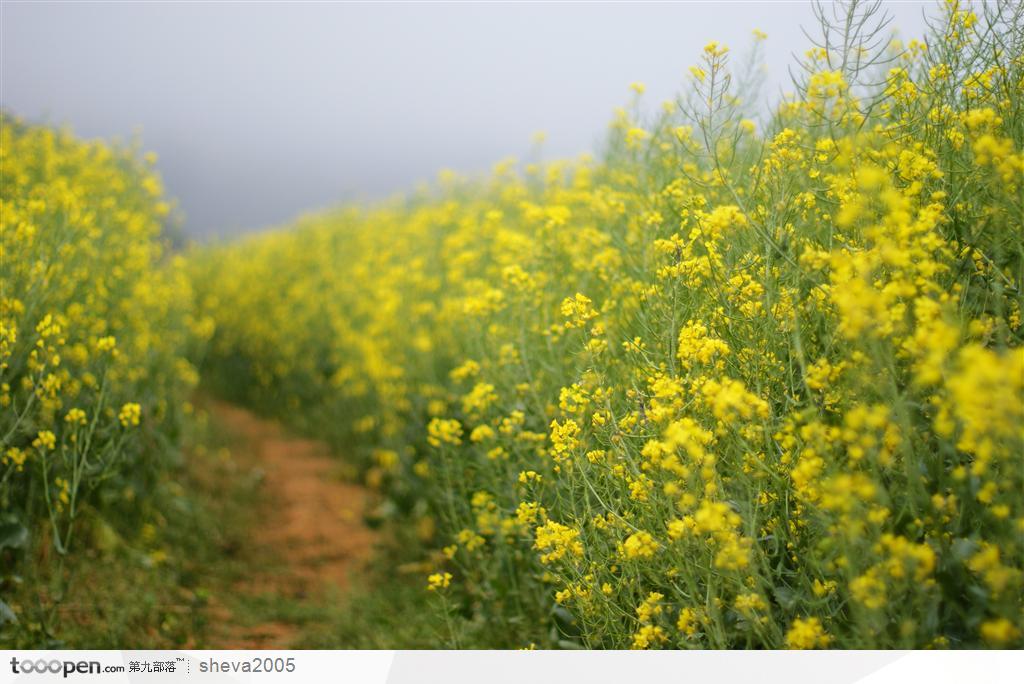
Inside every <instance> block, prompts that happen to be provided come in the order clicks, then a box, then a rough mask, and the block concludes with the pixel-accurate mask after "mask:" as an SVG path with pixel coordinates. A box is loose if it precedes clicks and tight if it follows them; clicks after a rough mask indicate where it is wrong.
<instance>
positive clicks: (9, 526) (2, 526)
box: [0, 521, 28, 549]
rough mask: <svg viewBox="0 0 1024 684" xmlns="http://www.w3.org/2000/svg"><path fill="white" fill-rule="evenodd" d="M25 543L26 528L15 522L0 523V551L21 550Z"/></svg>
mask: <svg viewBox="0 0 1024 684" xmlns="http://www.w3.org/2000/svg"><path fill="white" fill-rule="evenodd" d="M27 543H28V528H27V527H25V526H24V525H22V524H21V523H20V522H16V521H12V522H3V523H0V549H23V548H25V545H26V544H27Z"/></svg>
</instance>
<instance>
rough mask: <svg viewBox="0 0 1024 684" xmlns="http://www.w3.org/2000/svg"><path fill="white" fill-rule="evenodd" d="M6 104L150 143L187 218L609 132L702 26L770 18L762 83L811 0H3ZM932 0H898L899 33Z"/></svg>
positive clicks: (737, 34)
mask: <svg viewBox="0 0 1024 684" xmlns="http://www.w3.org/2000/svg"><path fill="white" fill-rule="evenodd" d="M0 2H2V4H0V34H2V35H0V39H2V47H0V52H2V54H0V58H2V63H0V79H2V80H0V105H2V107H3V108H4V109H6V110H8V111H10V112H13V113H15V114H18V115H20V116H23V117H27V118H29V119H31V120H35V121H44V122H50V123H56V124H70V125H71V126H72V127H73V129H74V130H75V131H76V132H77V133H78V134H79V135H82V136H86V137H94V136H101V137H108V138H109V137H113V136H121V137H130V136H131V135H132V133H134V132H140V133H141V136H142V141H143V144H144V147H145V148H146V149H148V150H153V151H155V152H156V153H157V154H158V155H159V163H158V166H159V169H160V171H161V173H162V174H163V176H164V180H165V182H166V185H167V189H168V192H169V194H170V195H171V196H173V197H175V198H177V200H178V202H179V206H180V208H181V210H182V211H183V213H184V214H185V229H186V231H187V232H189V233H190V234H191V235H193V236H197V237H203V236H209V235H232V234H237V233H239V232H242V231H246V230H254V229H258V228H261V227H265V226H268V225H273V224H278V223H282V222H284V221H286V220H288V219H289V218H291V217H293V216H295V215H296V214H298V213H302V212H304V211H306V210H309V209H313V208H317V207H323V206H329V205H332V204H336V203H338V202H340V201H343V200H347V199H357V200H358V199H372V198H375V197H381V196H385V195H388V194H391V193H393V192H396V191H401V190H404V189H408V188H410V187H412V185H414V184H415V183H416V182H417V181H420V180H429V179H432V178H433V177H434V176H435V175H436V172H437V171H438V170H439V169H441V168H452V169H456V170H458V171H464V172H476V171H483V170H486V169H488V168H490V166H491V165H492V164H493V163H494V162H496V161H498V160H500V159H502V158H505V157H508V156H518V157H522V156H525V155H526V154H527V153H528V151H529V149H530V138H531V134H533V133H534V132H536V131H541V130H543V131H546V132H547V134H548V139H547V142H546V143H545V146H544V155H545V157H547V158H554V157H562V156H569V155H576V154H579V153H581V152H585V151H589V150H594V149H596V148H597V146H598V145H599V144H600V141H601V139H602V135H603V131H604V129H605V127H606V125H607V123H608V121H609V120H610V116H611V112H612V110H613V109H614V108H615V107H617V106H619V105H621V104H623V103H625V102H626V101H627V99H628V97H629V90H628V88H629V84H630V83H631V82H633V81H641V82H644V83H645V84H647V86H648V92H647V95H645V99H646V100H647V102H648V103H649V106H650V107H651V108H653V107H655V106H657V105H658V104H659V103H660V102H661V101H662V100H664V99H666V98H669V97H671V96H672V95H673V94H674V93H675V92H677V91H678V90H679V88H680V86H681V84H682V83H683V82H684V74H685V73H686V70H687V67H688V66H689V65H691V64H694V63H695V62H696V58H697V54H698V52H699V51H700V49H701V47H702V46H703V45H704V44H705V43H706V42H707V41H708V40H711V39H716V40H719V41H721V42H723V43H725V44H727V45H730V46H733V47H735V48H738V49H739V48H742V49H746V48H747V47H749V45H750V42H751V32H752V30H753V29H755V28H757V29H761V30H763V31H765V32H766V33H768V40H767V42H766V45H765V48H766V62H767V64H768V68H769V77H768V78H769V83H770V84H771V85H772V87H771V88H769V90H770V91H774V92H777V91H778V88H779V86H780V84H781V83H783V82H784V79H785V77H786V71H785V69H786V65H787V64H788V63H789V62H790V57H789V55H790V53H791V52H792V51H794V50H798V51H800V52H801V53H802V52H803V50H804V49H805V48H806V47H807V43H806V40H805V39H804V38H803V36H802V35H801V33H800V28H799V27H800V25H804V26H811V25H813V24H814V19H813V15H812V14H811V9H810V6H809V4H808V3H806V2H791V3H781V2H749V3H729V4H726V3H722V2H718V3H649V4H648V3H638V2H633V3H622V4H569V3H563V4H536V3H533V4H490V5H485V4H455V3H446V4H426V3H423V4H399V3H395V4H382V3H375V4H356V3H322V2H321V3H302V4H300V3H294V2H292V3H257V2H233V3H228V2H220V3H214V2H150V3H145V4H143V3H135V4H128V3H115V2H106V3H89V2H74V3H69V2H65V3H48V2H38V1H37V2H12V1H10V0H0ZM925 8H927V9H928V10H929V11H931V3H926V4H922V3H920V2H904V3H891V4H890V5H889V7H888V9H889V11H890V13H891V14H893V15H895V17H896V25H898V26H899V27H900V28H901V34H902V35H903V36H904V37H906V38H910V37H915V36H918V35H920V33H921V32H922V27H923V24H922V19H921V12H922V10H923V9H925Z"/></svg>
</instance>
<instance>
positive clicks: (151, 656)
mask: <svg viewBox="0 0 1024 684" xmlns="http://www.w3.org/2000/svg"><path fill="white" fill-rule="evenodd" d="M0 653H2V654H3V655H2V657H0V682H3V683H6V682H19V683H24V684H31V683H32V682H54V681H67V682H102V683H106V684H115V683H120V682H147V683H148V682H167V683H168V684H171V683H174V682H259V683H263V682H266V683H267V684H271V683H272V682H293V683H298V682H302V683H305V682H332V683H334V682H346V683H348V682H352V683H355V684H483V683H486V684H546V683H548V682H550V683H551V684H569V683H571V682H586V683H587V684H605V683H607V684H629V683H630V682H636V681H638V680H641V679H643V678H651V677H656V678H658V681H662V682H663V681H669V682H695V683H696V682H715V683H718V682H743V683H744V684H748V683H751V682H756V683H757V684H775V683H776V682H778V683H779V684H822V682H828V683H829V684H854V683H857V684H905V683H906V682H918V681H927V682H928V683H929V684H963V682H971V684H989V683H992V684H996V683H998V684H1003V683H1005V684H1010V683H1011V682H1012V684H1018V682H1020V681H1022V676H1024V651H660V652H649V651H644V652H634V651H2V652H0Z"/></svg>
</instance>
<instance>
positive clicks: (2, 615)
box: [0, 599, 18, 625]
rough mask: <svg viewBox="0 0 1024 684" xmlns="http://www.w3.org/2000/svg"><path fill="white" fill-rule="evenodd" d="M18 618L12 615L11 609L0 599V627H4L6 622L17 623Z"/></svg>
mask: <svg viewBox="0 0 1024 684" xmlns="http://www.w3.org/2000/svg"><path fill="white" fill-rule="evenodd" d="M17 621H18V616H17V615H15V614H14V611H13V610H11V607H10V606H9V605H7V604H6V603H4V600H3V599H0V625H6V624H7V623H8V622H17Z"/></svg>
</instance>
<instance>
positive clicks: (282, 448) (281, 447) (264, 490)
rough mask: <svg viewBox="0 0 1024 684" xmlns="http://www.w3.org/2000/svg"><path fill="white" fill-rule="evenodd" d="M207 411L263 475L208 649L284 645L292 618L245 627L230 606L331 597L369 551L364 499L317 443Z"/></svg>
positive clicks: (226, 407) (232, 412)
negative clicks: (241, 557)
mask: <svg viewBox="0 0 1024 684" xmlns="http://www.w3.org/2000/svg"><path fill="white" fill-rule="evenodd" d="M207 409H208V410H209V412H210V414H211V418H212V419H213V423H214V424H215V425H219V426H221V428H222V429H223V430H224V432H225V436H226V437H227V439H228V441H229V443H230V445H231V447H230V448H231V451H232V455H233V457H234V458H235V459H236V460H237V461H238V462H239V464H242V465H244V466H245V467H248V468H253V469H259V470H262V472H263V478H262V484H261V488H260V506H259V507H260V510H259V511H258V519H257V521H256V522H257V524H256V525H254V526H253V528H254V529H253V533H252V535H251V537H252V538H251V541H250V544H249V545H248V546H249V549H248V550H247V552H246V557H247V558H249V559H251V564H252V566H253V567H252V568H251V573H247V578H246V579H245V580H243V581H240V582H238V583H237V585H236V586H235V587H234V590H235V591H237V592H238V594H237V595H236V596H234V597H232V598H231V599H228V600H218V601H216V602H215V603H214V604H213V605H212V606H211V609H210V611H209V612H210V618H211V622H212V624H211V634H210V636H211V641H212V643H211V646H213V647H215V648H244V649H248V648H287V647H289V646H291V645H292V643H293V642H294V640H295V638H296V636H297V635H298V631H299V626H300V625H299V624H297V621H285V620H272V621H264V622H260V623H259V624H246V621H245V620H244V619H241V618H240V616H239V615H238V613H239V612H240V611H239V610H238V608H237V606H238V605H241V603H240V601H243V600H245V599H259V600H263V599H265V598H266V597H269V599H270V600H276V601H281V602H284V603H286V604H288V605H292V604H294V606H295V607H296V609H297V610H299V611H300V612H301V608H302V606H303V605H304V604H305V605H310V604H315V602H318V601H324V600H332V599H331V597H332V596H335V597H336V595H337V593H338V592H339V591H343V590H344V589H345V588H346V587H347V586H348V584H349V582H350V580H351V578H352V575H353V573H358V572H360V571H361V570H362V568H363V566H364V565H365V563H366V561H367V560H369V558H370V556H371V553H372V550H373V545H374V542H375V534H374V533H373V532H372V531H371V530H369V529H368V528H367V527H366V526H365V525H364V524H363V522H362V515H363V511H364V509H365V507H366V505H367V502H368V501H369V497H370V494H369V492H368V491H367V490H366V489H364V488H362V487H360V486H358V485H355V484H350V483H347V482H344V481H343V480H342V479H341V477H340V476H339V462H338V460H337V459H336V458H332V457H331V455H330V451H329V449H328V447H327V445H325V444H324V443H322V442H317V441H313V440H308V439H301V438H298V437H295V436H292V435H290V434H289V433H288V432H286V431H285V430H284V429H283V428H282V427H281V426H280V425H278V424H277V423H274V422H271V421H267V420H264V419H262V418H259V417H257V416H255V415H254V414H252V413H250V412H249V411H246V410H244V409H241V408H239V407H237V406H233V405H231V404H225V403H222V402H210V403H208V404H207ZM264 559H266V562H265V563H264ZM232 605H235V606H236V607H235V608H233V607H232ZM298 622H300V621H298Z"/></svg>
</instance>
